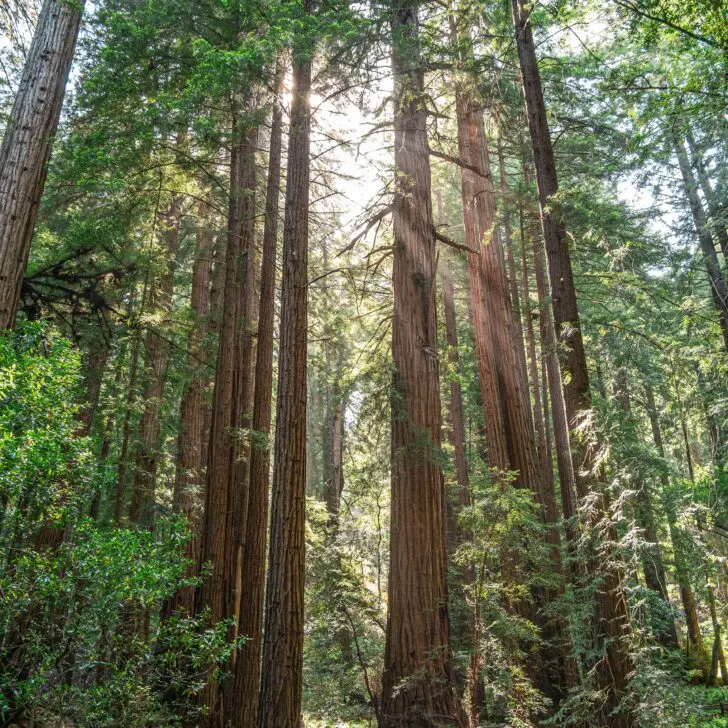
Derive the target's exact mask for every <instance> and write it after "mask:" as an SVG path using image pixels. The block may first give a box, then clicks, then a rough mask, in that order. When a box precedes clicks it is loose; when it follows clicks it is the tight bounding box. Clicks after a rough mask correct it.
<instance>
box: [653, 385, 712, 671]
mask: <svg viewBox="0 0 728 728" xmlns="http://www.w3.org/2000/svg"><path fill="white" fill-rule="evenodd" d="M645 409H646V410H647V417H648V419H649V420H650V427H651V429H652V440H653V442H654V443H655V449H656V450H657V454H658V455H659V456H660V457H661V458H662V459H663V460H664V459H665V445H664V443H663V440H662V430H661V429H660V420H659V417H658V414H657V407H656V406H655V395H654V392H653V391H652V386H651V385H650V384H649V383H646V384H645ZM660 481H661V485H662V490H663V494H664V495H663V497H664V498H665V500H666V503H665V512H666V514H667V524H668V527H669V530H670V540H671V542H672V553H673V559H674V562H675V576H676V578H677V583H678V586H679V587H680V601H681V602H682V605H683V612H684V613H685V624H686V627H687V635H688V644H687V653H688V657H690V658H691V659H692V660H693V661H694V662H695V664H696V665H698V666H699V667H700V669H703V670H705V669H706V660H707V657H706V652H705V645H704V644H703V635H702V634H701V632H700V619H699V618H698V610H697V607H696V604H695V596H694V594H693V587H692V584H691V583H690V572H689V570H688V563H687V558H686V556H685V550H684V547H683V536H682V533H681V531H680V528H679V526H678V524H677V518H676V514H675V509H674V507H673V506H672V504H671V503H670V502H669V495H668V491H669V488H670V480H669V478H668V476H667V473H666V472H664V471H663V472H662V473H661V474H660Z"/></svg>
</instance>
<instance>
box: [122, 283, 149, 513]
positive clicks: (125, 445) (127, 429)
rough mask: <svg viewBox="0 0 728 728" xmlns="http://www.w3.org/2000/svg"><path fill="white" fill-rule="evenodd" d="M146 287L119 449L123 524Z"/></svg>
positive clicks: (132, 358)
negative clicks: (141, 321) (132, 414)
mask: <svg viewBox="0 0 728 728" xmlns="http://www.w3.org/2000/svg"><path fill="white" fill-rule="evenodd" d="M146 288H147V284H145V291H144V294H143V295H142V302H141V305H140V307H139V311H138V313H137V314H136V317H135V320H134V344H133V346H132V350H131V361H130V365H129V381H128V382H127V386H126V402H125V403H124V420H123V423H122V426H121V448H120V451H119V467H118V470H117V473H116V492H115V495H114V523H115V524H116V525H117V526H120V525H121V520H122V514H123V511H124V495H125V492H126V471H127V467H128V461H129V440H130V438H131V413H132V408H133V407H132V406H133V404H134V400H135V398H136V394H137V392H136V386H137V377H138V374H139V355H140V353H141V345H142V328H141V323H140V317H141V314H142V312H143V311H144V306H145V302H146Z"/></svg>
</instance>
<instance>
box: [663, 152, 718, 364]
mask: <svg viewBox="0 0 728 728" xmlns="http://www.w3.org/2000/svg"><path fill="white" fill-rule="evenodd" d="M674 148H675V154H676V156H677V161H678V163H679V165H680V174H681V175H682V178H683V187H684V190H685V196H686V197H687V198H688V203H689V204H690V212H691V214H692V217H693V224H694V225H695V231H696V233H697V235H698V242H699V243H700V249H701V251H702V253H703V256H704V262H705V267H706V270H707V274H708V286H709V287H710V295H711V297H712V298H713V304H714V305H715V310H716V311H717V312H718V320H719V322H720V329H721V332H722V334H723V345H724V347H725V350H726V351H727V352H728V285H726V279H725V278H724V277H723V273H722V272H721V270H720V263H719V262H718V254H717V253H716V252H715V245H714V244H713V238H712V237H711V236H710V227H709V223H708V218H707V216H706V214H705V210H704V209H703V203H702V202H701V201H700V197H699V195H698V188H697V185H696V183H695V175H694V174H693V170H692V168H691V166H690V162H689V161H688V155H687V152H686V151H685V145H684V144H683V142H682V140H680V139H678V138H675V139H674Z"/></svg>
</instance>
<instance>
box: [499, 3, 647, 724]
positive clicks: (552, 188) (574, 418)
mask: <svg viewBox="0 0 728 728" xmlns="http://www.w3.org/2000/svg"><path fill="white" fill-rule="evenodd" d="M512 9H513V21H514V25H515V34H516V45H517V47H518V56H519V62H520V68H521V75H522V80H523V89H524V96H525V100H526V109H527V115H528V128H529V132H530V136H531V146H532V149H533V156H534V162H535V168H536V182H537V187H538V193H539V203H540V206H541V224H542V227H543V233H544V241H545V247H546V253H547V259H548V278H549V292H550V297H551V306H552V308H553V313H554V327H555V329H556V334H557V337H558V338H559V339H560V340H561V341H562V342H563V343H564V344H565V345H566V346H567V354H566V370H567V372H568V374H569V380H568V382H567V383H566V385H565V386H564V403H565V409H566V415H567V417H568V422H569V427H570V429H571V431H572V432H573V428H574V427H575V426H578V424H580V421H581V419H582V418H583V417H584V416H585V414H586V413H587V412H588V411H589V410H590V409H591V397H590V394H589V376H588V370H587V365H586V355H585V353H584V344H583V340H582V335H581V328H580V324H579V311H578V306H577V301H576V289H575V287H574V276H573V271H572V267H571V257H570V253H569V247H568V242H567V240H566V229H565V224H564V219H563V215H562V214H561V211H560V210H559V206H558V204H557V200H556V198H555V195H556V193H557V192H558V181H557V176H556V164H555V159H554V153H553V147H552V144H551V136H550V132H549V127H548V121H547V118H546V106H545V103H544V99H543V90H542V86H541V77H540V74H539V70H538V61H537V58H536V51H535V45H534V41H533V34H532V30H531V24H530V21H529V15H528V13H529V10H528V8H527V7H526V5H525V3H524V2H523V0H512ZM575 454H576V455H577V461H578V464H577V465H576V467H575V475H576V484H577V490H578V491H579V495H580V496H582V497H583V496H586V495H587V493H588V492H589V490H590V487H589V481H588V479H587V478H586V477H584V475H582V473H584V474H587V473H594V457H595V452H594V448H593V447H591V446H589V444H588V443H587V444H586V445H582V446H581V447H579V448H578V449H577V450H576V451H575ZM602 486H603V484H600V483H597V484H596V489H595V495H596V496H597V498H596V504H595V505H596V507H595V509H594V512H595V516H594V520H595V522H596V521H598V520H603V518H605V517H607V515H608V513H609V508H608V499H607V495H606V493H605V492H604V490H603V487H602ZM606 537H607V542H606V544H605V546H606V548H607V549H609V548H610V543H613V542H614V541H615V540H616V534H615V533H614V530H613V527H608V529H607V531H606ZM611 561H612V560H611V558H609V556H608V555H607V558H606V559H603V560H602V562H601V563H599V564H596V563H595V564H593V566H595V567H599V571H598V572H597V571H596V570H594V571H593V573H599V575H600V577H601V580H602V584H601V587H600V589H599V590H598V593H597V599H596V601H597V605H596V615H595V616H596V637H597V642H598V646H599V649H600V650H603V651H604V659H603V660H601V661H600V662H599V663H598V665H597V675H598V679H599V686H600V688H601V689H602V690H604V691H605V694H606V701H605V703H604V704H603V706H602V709H601V711H600V715H599V716H598V717H599V720H600V721H601V724H602V725H605V726H607V725H608V726H610V728H629V727H630V726H632V725H633V723H634V721H633V716H632V712H631V710H630V707H629V705H623V704H622V702H623V700H628V699H629V676H630V674H631V672H632V661H631V659H630V656H629V653H628V651H627V646H626V644H625V638H626V637H627V635H628V634H629V632H630V629H631V628H630V624H629V614H628V611H627V604H626V600H625V596H624V592H623V588H622V576H621V573H620V572H619V571H618V570H617V569H616V568H615V567H614V566H612V565H611Z"/></svg>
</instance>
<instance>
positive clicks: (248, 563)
mask: <svg viewBox="0 0 728 728" xmlns="http://www.w3.org/2000/svg"><path fill="white" fill-rule="evenodd" d="M276 74H277V75H276V94H277V95H276V97H275V98H274V100H273V113H272V120H271V138H270V152H269V161H268V182H267V188H266V197H265V226H264V228H263V259H262V263H261V280H260V306H259V315H258V340H257V347H256V363H255V392H254V395H253V421H252V428H253V439H252V442H251V447H250V492H249V496H248V512H247V525H246V529H245V549H244V552H243V581H244V584H245V588H244V590H243V594H242V600H241V604H240V619H239V633H240V634H241V635H244V636H246V637H247V638H248V641H247V642H246V643H245V644H244V645H243V646H242V648H241V649H240V653H239V654H238V658H237V660H236V662H235V674H234V680H235V685H234V691H235V695H236V696H237V699H238V701H239V703H238V710H237V711H236V713H234V714H233V715H231V716H230V720H231V725H232V726H234V727H235V728H247V726H257V717H258V692H259V690H260V658H261V654H262V652H263V607H264V593H265V564H266V536H267V528H268V487H269V479H270V475H269V474H270V448H269V434H270V424H271V414H272V412H271V396H272V392H273V324H274V316H275V284H276V246H277V240H278V205H279V197H280V187H281V148H282V136H283V135H282V132H283V109H282V106H281V102H280V93H281V92H282V81H283V74H284V65H283V63H282V61H279V63H278V67H277V69H276Z"/></svg>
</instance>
